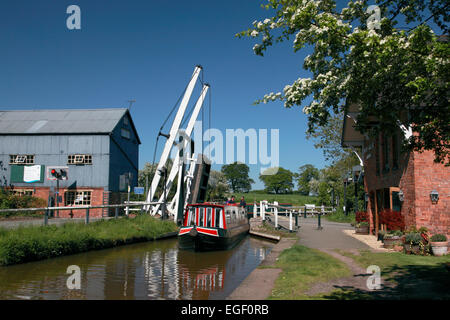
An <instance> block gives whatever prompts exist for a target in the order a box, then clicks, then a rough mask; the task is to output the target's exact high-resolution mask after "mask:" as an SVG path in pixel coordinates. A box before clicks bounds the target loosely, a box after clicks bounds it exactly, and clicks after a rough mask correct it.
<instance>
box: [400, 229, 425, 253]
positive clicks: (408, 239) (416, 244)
mask: <svg viewBox="0 0 450 320" xmlns="http://www.w3.org/2000/svg"><path fill="white" fill-rule="evenodd" d="M423 246H424V243H423V238H422V235H421V234H420V233H419V232H410V233H407V234H406V235H405V244H404V247H405V251H406V253H413V254H420V252H421V247H423Z"/></svg>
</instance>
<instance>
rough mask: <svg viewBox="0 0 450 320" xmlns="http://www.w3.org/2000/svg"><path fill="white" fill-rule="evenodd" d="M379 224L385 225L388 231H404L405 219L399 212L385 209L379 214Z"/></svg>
mask: <svg viewBox="0 0 450 320" xmlns="http://www.w3.org/2000/svg"><path fill="white" fill-rule="evenodd" d="M380 223H381V224H385V225H386V227H387V229H388V230H401V231H402V230H404V229H405V219H404V218H403V216H402V214H401V213H400V212H399V211H393V210H391V209H385V210H383V211H381V212H380Z"/></svg>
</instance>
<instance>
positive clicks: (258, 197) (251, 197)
mask: <svg viewBox="0 0 450 320" xmlns="http://www.w3.org/2000/svg"><path fill="white" fill-rule="evenodd" d="M231 195H234V196H235V197H236V200H238V201H239V200H240V199H241V197H242V196H244V198H245V201H246V202H247V205H252V204H253V203H254V202H256V203H257V204H258V206H259V202H260V201H263V200H267V201H269V202H270V203H273V202H274V201H278V203H290V204H292V205H293V206H303V205H305V203H308V204H315V205H319V203H318V201H317V197H309V196H303V195H300V194H298V193H292V194H273V193H267V192H266V191H264V190H256V191H250V192H248V193H240V192H237V193H233V194H230V193H228V194H226V196H227V197H230V196H231Z"/></svg>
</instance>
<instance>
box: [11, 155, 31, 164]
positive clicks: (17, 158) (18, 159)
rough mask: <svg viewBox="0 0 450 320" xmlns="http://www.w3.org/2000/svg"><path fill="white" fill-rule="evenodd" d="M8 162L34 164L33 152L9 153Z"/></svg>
mask: <svg viewBox="0 0 450 320" xmlns="http://www.w3.org/2000/svg"><path fill="white" fill-rule="evenodd" d="M9 164H34V154H10V155H9Z"/></svg>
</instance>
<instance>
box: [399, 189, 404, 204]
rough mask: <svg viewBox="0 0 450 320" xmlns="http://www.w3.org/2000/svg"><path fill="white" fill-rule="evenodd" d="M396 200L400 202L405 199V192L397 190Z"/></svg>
mask: <svg viewBox="0 0 450 320" xmlns="http://www.w3.org/2000/svg"><path fill="white" fill-rule="evenodd" d="M398 200H400V202H403V201H405V194H404V193H403V191H402V190H400V191H399V192H398Z"/></svg>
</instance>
